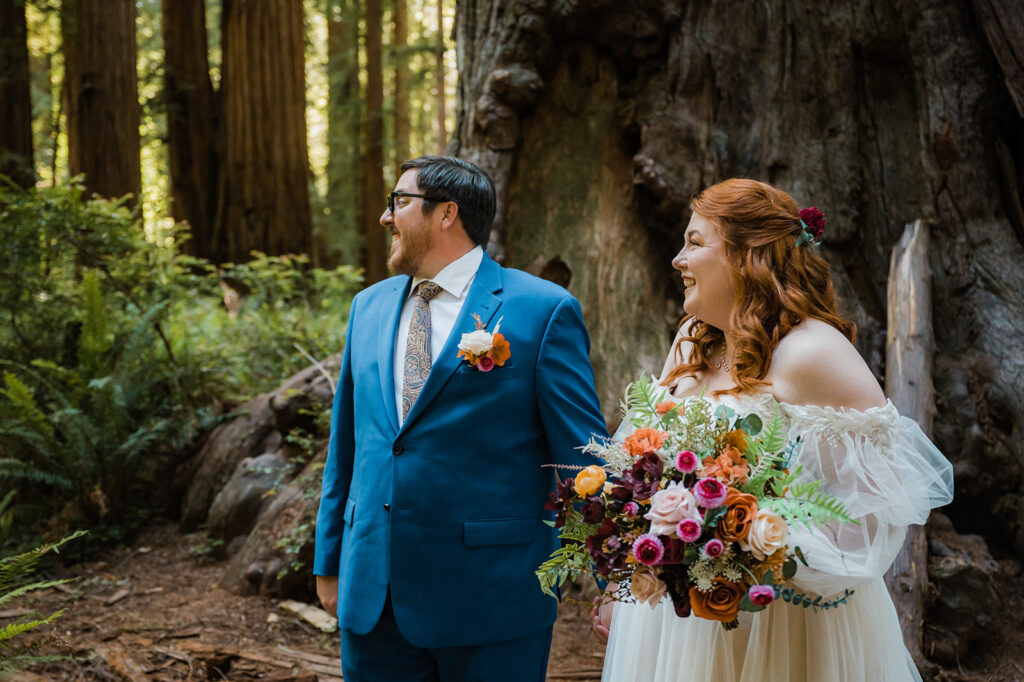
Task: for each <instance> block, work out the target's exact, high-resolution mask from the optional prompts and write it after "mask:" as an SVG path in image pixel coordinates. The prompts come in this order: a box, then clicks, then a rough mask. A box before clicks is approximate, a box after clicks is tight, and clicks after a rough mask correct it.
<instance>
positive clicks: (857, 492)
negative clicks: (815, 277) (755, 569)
mask: <svg viewBox="0 0 1024 682" xmlns="http://www.w3.org/2000/svg"><path fill="white" fill-rule="evenodd" d="M783 410H784V412H786V413H787V416H788V417H789V419H790V439H795V438H796V437H797V436H799V437H800V438H801V440H802V447H801V449H800V451H799V454H798V455H797V457H796V461H797V462H798V463H799V464H800V465H802V466H803V472H802V474H801V479H803V480H814V479H820V480H822V481H824V485H823V487H822V489H823V491H824V492H826V493H827V494H829V495H832V496H834V497H836V498H837V499H839V500H840V501H842V502H843V503H844V504H845V505H846V508H847V510H848V511H849V512H850V515H851V516H852V517H853V518H854V519H856V520H857V521H859V522H860V523H859V525H858V524H852V523H842V524H839V523H832V524H828V525H826V526H823V527H817V528H815V529H813V530H807V529H806V528H805V527H803V526H802V525H795V524H794V525H793V526H791V528H790V533H791V535H790V541H789V544H790V546H791V547H792V546H796V547H799V548H800V549H801V550H802V551H803V553H804V555H805V556H806V558H807V562H808V564H809V567H808V566H800V567H799V569H798V571H797V574H796V577H795V579H794V585H795V586H796V587H797V588H799V589H801V590H806V591H808V592H813V593H817V594H821V595H824V596H829V595H832V594H835V593H837V592H842V591H843V590H844V589H845V588H855V586H856V583H857V582H859V581H861V580H865V579H869V578H873V577H875V576H880V575H882V574H884V573H885V571H886V570H888V568H889V566H890V564H892V562H893V560H894V559H895V558H896V555H897V554H898V553H899V551H900V548H901V547H902V545H903V540H904V537H905V536H906V532H907V526H909V525H910V524H913V523H916V524H923V523H924V522H925V521H926V520H927V518H928V512H929V511H930V510H931V509H933V508H935V507H940V506H942V505H945V504H948V503H949V502H950V500H952V499H953V469H952V466H951V465H950V463H949V462H948V461H947V460H946V458H945V457H944V456H943V455H942V453H941V452H939V450H938V449H937V448H936V447H935V446H934V445H933V444H932V442H931V441H930V440H928V438H927V437H926V436H925V435H924V433H923V432H922V431H921V429H920V428H919V427H918V426H917V424H916V423H914V422H913V421H912V420H910V419H907V418H906V417H902V416H900V414H899V413H898V412H897V411H896V408H895V406H894V405H893V404H892V403H891V402H890V403H888V404H887V405H886V406H885V407H878V408H872V409H869V410H866V411H863V412H861V411H856V410H847V409H843V410H834V409H832V408H822V407H816V406H809V405H799V406H794V405H784V406H783Z"/></svg>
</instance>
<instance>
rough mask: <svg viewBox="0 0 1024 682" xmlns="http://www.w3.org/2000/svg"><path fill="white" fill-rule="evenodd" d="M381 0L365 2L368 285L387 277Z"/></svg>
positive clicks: (365, 244)
mask: <svg viewBox="0 0 1024 682" xmlns="http://www.w3.org/2000/svg"><path fill="white" fill-rule="evenodd" d="M382 17H383V10H382V8H381V0H366V3H365V12H364V20H365V22H366V34H365V35H366V96H365V102H366V112H365V118H364V121H365V128H364V130H365V149H364V154H363V247H364V249H363V268H364V270H365V273H366V274H365V278H366V284H367V285H370V284H373V283H374V282H379V281H380V280H382V279H384V278H385V277H387V263H386V261H385V246H386V241H385V240H386V237H385V234H384V229H383V228H382V227H381V226H380V223H379V222H378V218H379V217H380V213H381V211H382V210H383V207H384V195H385V193H386V192H387V190H386V189H385V188H384V70H383V63H382V60H383V46H382V31H383V18H382Z"/></svg>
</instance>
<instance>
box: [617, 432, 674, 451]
mask: <svg viewBox="0 0 1024 682" xmlns="http://www.w3.org/2000/svg"><path fill="white" fill-rule="evenodd" d="M667 437H668V434H667V433H665V432H664V431H659V430H658V429H637V430H636V431H634V432H633V434H632V435H631V436H628V437H627V438H626V441H625V442H624V443H623V446H624V447H625V448H626V452H628V453H629V454H631V455H637V456H640V455H646V454H647V453H648V452H654V451H655V450H657V449H658V448H660V447H661V446H662V445H664V444H665V438H667Z"/></svg>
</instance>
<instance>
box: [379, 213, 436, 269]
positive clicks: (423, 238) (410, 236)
mask: <svg viewBox="0 0 1024 682" xmlns="http://www.w3.org/2000/svg"><path fill="white" fill-rule="evenodd" d="M401 245H402V250H401V252H400V253H399V256H398V259H397V260H393V259H391V258H389V259H388V264H389V265H390V266H391V268H392V269H393V270H394V271H395V272H397V273H398V274H400V275H409V276H410V277H413V276H415V275H416V272H417V271H418V270H419V269H420V265H421V264H422V263H423V259H424V258H425V257H426V255H427V254H428V253H430V250H431V249H433V248H434V237H433V235H431V234H430V230H429V226H426V225H421V226H420V227H419V228H418V229H416V230H410V231H408V232H406V233H405V234H404V235H402V238H401Z"/></svg>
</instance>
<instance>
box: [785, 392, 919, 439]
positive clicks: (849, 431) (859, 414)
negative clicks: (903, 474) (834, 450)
mask: <svg viewBox="0 0 1024 682" xmlns="http://www.w3.org/2000/svg"><path fill="white" fill-rule="evenodd" d="M779 408H780V409H781V410H782V413H783V414H784V415H785V416H786V417H788V418H789V420H790V426H791V428H793V429H795V430H797V431H801V432H810V433H813V434H814V435H817V436H820V437H822V438H825V439H826V440H828V441H829V442H832V443H835V442H837V441H838V440H839V439H840V438H842V437H844V436H854V437H856V436H861V437H863V438H864V439H865V440H867V441H869V442H870V443H872V444H874V445H875V446H876V447H881V448H886V447H891V446H892V445H893V444H894V443H896V441H897V439H898V438H899V434H900V419H901V417H900V413H899V411H898V410H897V409H896V406H895V405H893V404H892V401H891V400H887V401H886V403H885V405H883V406H881V407H871V408H868V409H866V410H854V409H851V408H848V407H842V408H839V409H836V408H834V407H824V406H820V405H791V404H789V403H779Z"/></svg>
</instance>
